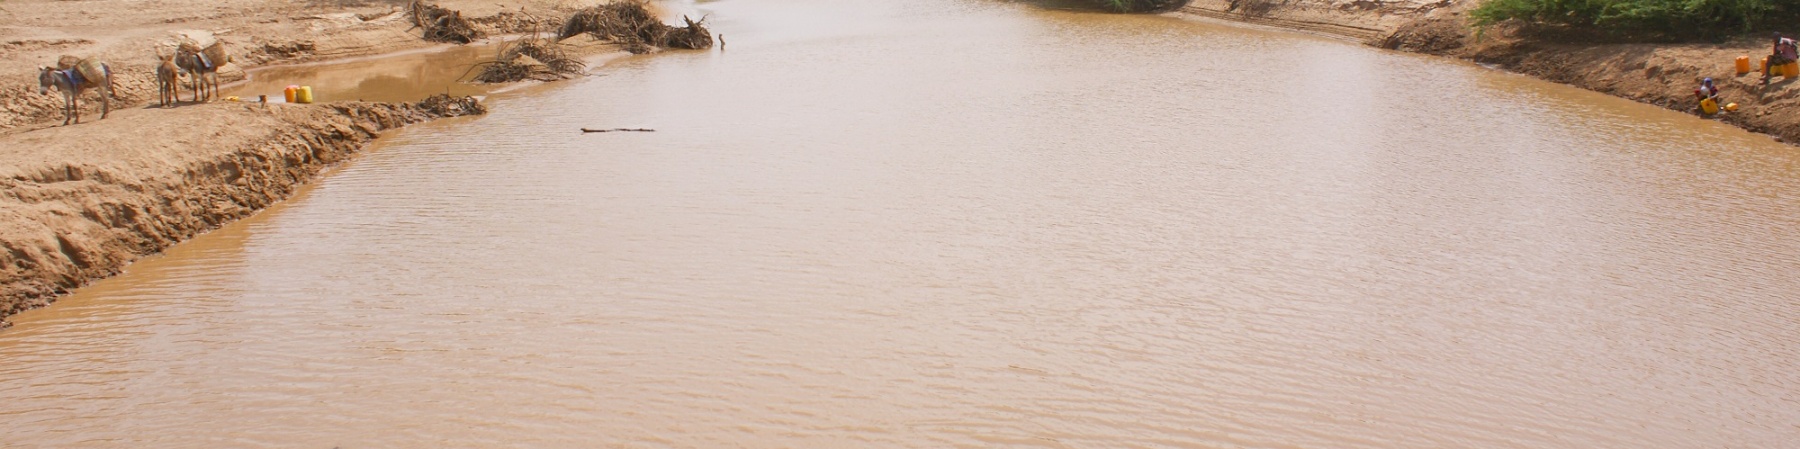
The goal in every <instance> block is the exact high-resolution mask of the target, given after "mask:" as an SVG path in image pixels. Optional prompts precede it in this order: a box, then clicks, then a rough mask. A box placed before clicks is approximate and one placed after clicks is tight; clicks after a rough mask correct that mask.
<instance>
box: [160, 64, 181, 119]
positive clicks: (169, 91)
mask: <svg viewBox="0 0 1800 449" xmlns="http://www.w3.org/2000/svg"><path fill="white" fill-rule="evenodd" d="M156 59H157V60H158V61H162V63H161V64H157V65H156V91H157V101H159V102H161V103H162V107H165V108H166V107H169V106H174V105H175V103H178V102H180V101H181V98H180V89H181V81H180V76H181V67H179V66H177V65H175V55H169V56H163V54H162V51H161V50H158V51H157V52H156Z"/></svg>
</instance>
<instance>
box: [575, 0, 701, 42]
mask: <svg viewBox="0 0 1800 449" xmlns="http://www.w3.org/2000/svg"><path fill="white" fill-rule="evenodd" d="M681 20H683V21H685V22H687V26H685V27H673V26H669V25H667V24H664V23H662V21H660V20H656V15H655V14H651V13H650V9H649V8H648V7H646V6H645V4H644V0H618V1H615V2H612V3H608V4H605V5H600V6H594V7H589V8H585V9H582V10H580V11H576V12H575V14H574V15H571V16H569V20H567V21H564V22H563V27H562V31H560V32H558V33H557V35H556V39H557V40H562V39H568V38H571V37H575V35H578V34H587V35H589V36H593V37H594V38H595V39H599V40H606V41H613V42H618V43H619V44H621V45H624V46H625V50H626V51H629V52H632V53H648V52H649V51H651V50H652V47H662V48H685V49H693V50H698V49H704V48H712V45H713V38H712V33H711V32H709V31H707V30H706V26H705V25H704V24H702V23H701V22H704V21H705V20H704V19H702V20H701V22H696V21H694V20H693V19H689V18H687V17H685V16H684V17H682V18H681Z"/></svg>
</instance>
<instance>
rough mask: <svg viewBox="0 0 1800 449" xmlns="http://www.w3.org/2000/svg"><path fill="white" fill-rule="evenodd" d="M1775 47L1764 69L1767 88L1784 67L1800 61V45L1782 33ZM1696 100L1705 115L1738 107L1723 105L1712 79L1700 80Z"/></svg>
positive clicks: (1779, 34) (1695, 95) (1778, 35)
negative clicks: (1770, 80) (1771, 79)
mask: <svg viewBox="0 0 1800 449" xmlns="http://www.w3.org/2000/svg"><path fill="white" fill-rule="evenodd" d="M1773 47H1774V48H1773V49H1772V50H1771V51H1770V53H1769V59H1768V61H1767V62H1765V63H1764V64H1763V67H1762V84H1763V85H1765V86H1766V85H1768V84H1769V79H1770V78H1773V77H1774V76H1775V74H1776V73H1780V70H1781V67H1782V66H1785V65H1787V64H1790V63H1794V62H1796V61H1800V43H1796V42H1795V41H1794V39H1792V38H1788V37H1787V36H1782V35H1781V33H1775V37H1774V41H1773ZM1739 70H1742V69H1739ZM1739 73H1742V72H1739ZM1790 76H1791V75H1790ZM1694 98H1695V99H1696V100H1698V101H1699V102H1700V113H1701V114H1703V115H1712V114H1716V113H1718V112H1719V111H1721V110H1727V111H1729V110H1734V109H1736V108H1735V106H1736V105H1737V104H1736V103H1723V102H1722V101H1721V100H1720V98H1719V86H1718V85H1717V84H1714V83H1713V79H1712V78H1704V79H1701V80H1700V87H1696V88H1694ZM1721 105H1729V106H1733V107H1726V106H1721Z"/></svg>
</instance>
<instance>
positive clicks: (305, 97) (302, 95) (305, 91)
mask: <svg viewBox="0 0 1800 449" xmlns="http://www.w3.org/2000/svg"><path fill="white" fill-rule="evenodd" d="M294 98H295V99H297V100H299V101H300V103H311V102H312V101H313V96H312V86H300V92H298V93H295V94H294Z"/></svg>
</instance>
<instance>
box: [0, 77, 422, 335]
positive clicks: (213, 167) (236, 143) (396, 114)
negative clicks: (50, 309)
mask: <svg viewBox="0 0 1800 449" xmlns="http://www.w3.org/2000/svg"><path fill="white" fill-rule="evenodd" d="M440 115H441V113H439V112H431V111H428V110H426V109H425V108H422V107H420V106H419V105H414V104H396V103H360V102H355V103H331V104H316V105H298V104H271V105H268V106H267V107H264V106H261V105H257V104H248V103H229V102H221V103H213V104H205V105H196V106H190V107H182V108H176V109H172V110H150V109H130V110H124V111H115V112H114V113H113V116H112V117H110V118H108V119H107V120H104V121H99V122H97V123H95V124H84V125H80V126H66V127H56V128H49V129H42V130H37V131H33V132H26V133H15V134H11V135H5V136H0V148H6V149H7V150H6V151H4V152H0V319H4V318H5V317H7V316H9V315H12V314H15V313H18V312H20V311H23V310H26V309H30V308H34V307H40V306H43V305H45V304H48V303H49V302H50V301H53V300H54V299H55V298H56V296H57V295H60V294H62V293H64V292H67V291H68V290H70V289H74V288H76V287H79V286H81V285H82V284H84V283H87V282H89V281H93V280H96V279H100V278H104V277H107V276H111V275H113V274H115V273H117V272H119V270H120V269H122V268H124V266H125V265H126V264H127V263H129V262H131V261H132V260H134V259H137V258H138V257H142V256H145V255H149V254H154V253H156V252H158V251H161V250H162V249H163V248H166V247H168V246H170V245H173V244H175V243H178V242H181V241H183V240H186V239H188V238H190V237H193V236H194V235H196V234H199V233H201V232H205V231H207V230H210V229H213V228H216V227H218V226H220V225H223V224H225V223H229V222H231V221H233V220H237V219H239V218H242V217H244V216H247V215H250V214H251V213H254V212H255V211H257V210H260V209H262V208H264V207H267V206H269V205H271V204H273V203H275V202H276V201H280V200H281V199H283V198H286V197H287V196H288V195H290V194H292V193H293V192H294V191H295V189H297V188H298V187H299V186H300V185H302V184H304V183H305V182H307V181H308V180H310V179H311V178H312V177H313V176H314V175H317V174H318V173H319V171H321V170H323V169H325V168H326V167H328V166H330V165H332V164H334V163H336V162H339V161H343V160H345V159H347V158H349V157H351V156H352V155H353V154H354V153H356V152H357V151H358V150H359V149H361V148H362V147H363V145H364V144H367V143H368V142H370V141H371V140H374V139H375V137H376V136H377V135H378V134H379V133H380V132H381V131H383V130H387V129H392V128H397V127H400V126H405V125H407V124H411V123H417V122H421V121H425V120H429V119H432V118H436V117H439V116H440ZM93 118H98V117H93ZM90 120H92V118H90ZM172 124H182V125H184V126H170V125H172ZM103 127H104V128H111V129H106V130H104V131H105V132H99V131H101V129H100V128H103ZM6 325H7V324H6V323H5V322H4V321H0V327H5V326H6Z"/></svg>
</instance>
